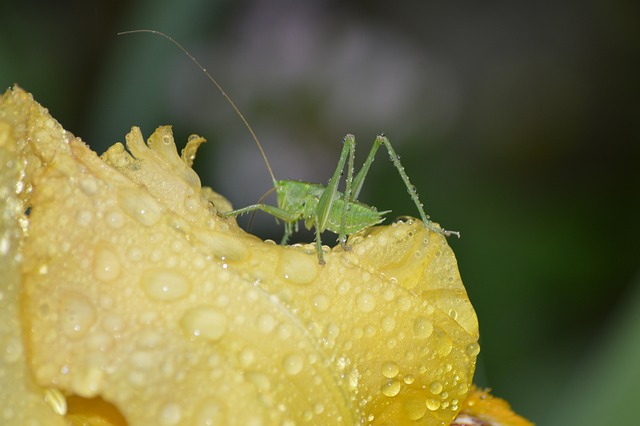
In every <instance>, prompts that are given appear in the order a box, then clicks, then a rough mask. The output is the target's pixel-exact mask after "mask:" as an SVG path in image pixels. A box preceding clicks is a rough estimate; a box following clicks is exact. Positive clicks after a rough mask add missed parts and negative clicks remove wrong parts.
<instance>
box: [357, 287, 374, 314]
mask: <svg viewBox="0 0 640 426" xmlns="http://www.w3.org/2000/svg"><path fill="white" fill-rule="evenodd" d="M356 306H357V307H358V309H359V310H360V311H362V312H371V311H373V309H374V308H375V307H376V299H375V297H373V295H372V294H371V293H367V292H365V293H362V294H361V295H359V296H358V298H357V300H356Z"/></svg>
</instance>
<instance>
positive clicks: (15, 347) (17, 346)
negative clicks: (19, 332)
mask: <svg viewBox="0 0 640 426" xmlns="http://www.w3.org/2000/svg"><path fill="white" fill-rule="evenodd" d="M5 337H6V335H5ZM23 349H24V348H23V346H22V341H21V340H20V339H19V338H18V337H15V336H9V337H6V341H5V347H4V353H3V354H2V355H3V357H2V359H3V360H4V361H6V362H7V363H12V362H16V361H18V360H19V359H22V354H23Z"/></svg>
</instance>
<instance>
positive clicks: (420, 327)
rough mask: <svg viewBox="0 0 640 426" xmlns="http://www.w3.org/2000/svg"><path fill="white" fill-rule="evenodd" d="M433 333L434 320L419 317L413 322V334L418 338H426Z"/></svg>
mask: <svg viewBox="0 0 640 426" xmlns="http://www.w3.org/2000/svg"><path fill="white" fill-rule="evenodd" d="M432 333H433V322H431V320H430V319H428V318H425V317H419V318H417V319H416V320H415V321H414V323H413V334H414V336H415V337H416V338H418V339H426V338H427V337H429V336H431V334H432Z"/></svg>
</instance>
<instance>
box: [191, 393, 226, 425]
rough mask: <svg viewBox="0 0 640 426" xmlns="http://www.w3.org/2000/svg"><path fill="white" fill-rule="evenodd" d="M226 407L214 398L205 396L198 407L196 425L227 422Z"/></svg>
mask: <svg viewBox="0 0 640 426" xmlns="http://www.w3.org/2000/svg"><path fill="white" fill-rule="evenodd" d="M226 420H227V418H226V413H225V407H224V406H223V405H222V404H221V403H220V402H219V401H217V400H216V399H214V398H205V399H203V400H202V401H200V403H199V404H198V406H197V407H196V410H195V416H194V423H193V424H194V426H214V425H222V424H225V423H226Z"/></svg>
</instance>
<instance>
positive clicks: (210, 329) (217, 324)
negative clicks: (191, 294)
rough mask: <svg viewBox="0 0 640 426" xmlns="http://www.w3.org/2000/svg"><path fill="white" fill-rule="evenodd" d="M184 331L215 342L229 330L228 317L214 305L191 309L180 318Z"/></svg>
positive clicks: (189, 334) (190, 335) (192, 335)
mask: <svg viewBox="0 0 640 426" xmlns="http://www.w3.org/2000/svg"><path fill="white" fill-rule="evenodd" d="M180 326H181V327H182V331H183V332H184V333H185V334H186V335H187V336H189V337H202V338H204V339H207V340H210V341H212V342H215V341H216V340H219V339H220V338H221V337H222V336H224V334H225V332H226V331H227V317H226V316H225V315H224V314H223V313H220V312H219V311H218V310H216V309H215V308H214V307H212V306H198V307H195V308H191V309H189V310H188V311H187V312H185V314H184V315H183V316H182V318H181V319H180Z"/></svg>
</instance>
